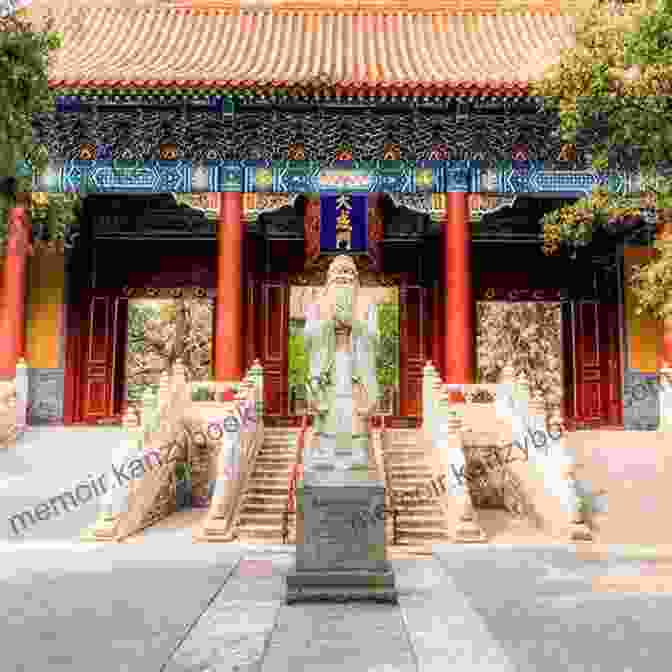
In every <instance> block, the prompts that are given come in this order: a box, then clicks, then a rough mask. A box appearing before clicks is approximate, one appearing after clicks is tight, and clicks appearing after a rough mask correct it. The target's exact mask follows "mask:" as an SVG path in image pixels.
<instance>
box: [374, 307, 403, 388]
mask: <svg viewBox="0 0 672 672" xmlns="http://www.w3.org/2000/svg"><path fill="white" fill-rule="evenodd" d="M376 375H377V378H378V384H379V385H380V386H381V387H383V386H395V387H396V386H398V385H399V303H398V302H397V301H390V302H385V303H380V304H378V352H377V357H376Z"/></svg>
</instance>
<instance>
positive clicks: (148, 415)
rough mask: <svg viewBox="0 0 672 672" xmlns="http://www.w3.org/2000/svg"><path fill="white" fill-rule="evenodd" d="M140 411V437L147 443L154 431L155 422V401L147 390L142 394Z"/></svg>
mask: <svg viewBox="0 0 672 672" xmlns="http://www.w3.org/2000/svg"><path fill="white" fill-rule="evenodd" d="M141 403H142V406H141V409H140V422H141V425H142V436H143V438H144V440H145V441H147V440H148V439H149V437H150V435H151V433H152V432H153V431H154V428H155V420H156V399H155V397H154V394H153V393H152V391H151V390H150V389H149V388H146V389H145V391H144V392H143V393H142V399H141Z"/></svg>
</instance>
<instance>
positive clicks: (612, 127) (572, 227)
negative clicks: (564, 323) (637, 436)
mask: <svg viewBox="0 0 672 672" xmlns="http://www.w3.org/2000/svg"><path fill="white" fill-rule="evenodd" d="M617 4H618V3H614V2H606V1H602V0H587V1H585V2H581V3H579V5H577V4H575V3H573V11H572V13H573V14H575V17H576V27H577V30H576V48H575V49H571V50H565V51H564V52H563V53H562V55H561V58H560V61H559V62H558V63H557V64H556V65H555V66H553V67H551V68H549V69H548V71H547V72H546V73H545V74H544V77H543V78H542V79H541V80H539V81H537V82H534V83H533V84H532V87H531V88H532V93H533V95H537V96H542V97H543V98H544V99H545V101H546V104H547V106H548V107H550V108H551V109H556V110H557V111H558V113H559V117H560V125H561V133H562V137H563V140H564V141H565V142H567V143H575V141H576V138H577V136H578V133H579V132H580V131H582V130H585V129H591V128H594V127H595V124H596V122H604V121H606V122H607V123H606V131H605V134H604V136H603V137H602V138H600V139H599V140H598V141H597V142H596V144H595V145H594V146H593V147H592V154H593V167H594V168H595V169H596V170H607V169H608V168H609V167H610V163H609V157H610V155H613V152H614V150H618V149H624V148H633V149H635V150H636V151H635V152H634V154H635V155H636V156H638V158H639V162H640V170H641V171H642V172H643V174H644V181H643V184H642V188H641V190H642V200H641V202H640V203H639V207H638V206H637V204H636V203H633V202H628V201H627V199H624V198H623V197H619V196H617V195H616V194H614V193H608V192H606V200H605V199H604V196H603V194H599V195H595V194H594V195H592V196H591V197H590V198H587V199H582V201H580V202H579V203H576V204H574V205H572V206H567V207H565V208H562V209H561V210H559V211H558V212H555V213H551V214H550V215H547V216H546V217H545V218H544V251H545V252H547V253H553V252H555V251H557V250H558V249H559V248H560V246H561V245H563V244H568V245H569V246H570V247H572V246H577V245H585V244H587V243H588V242H590V241H591V240H592V238H593V235H594V233H595V232H596V231H597V230H598V229H599V228H600V227H603V226H604V225H605V223H614V222H616V223H617V222H618V221H619V220H626V219H627V218H628V217H630V216H632V215H633V213H634V214H636V213H637V212H639V210H640V209H641V208H642V207H647V208H648V207H655V208H656V209H657V211H658V216H659V220H660V219H661V213H663V212H664V211H665V209H669V208H670V207H671V206H672V184H671V183H670V180H669V179H665V178H662V177H661V176H660V175H658V174H656V173H657V169H658V167H659V166H660V165H661V164H662V163H667V164H669V162H670V161H671V160H672V108H671V106H670V95H671V94H672V2H671V0H634V1H632V2H627V3H622V6H621V8H620V10H619V11H616V10H615V7H616V6H617ZM577 7H578V9H579V10H580V11H578V12H576V11H574V10H576V9H577ZM565 9H567V8H565ZM598 199H599V200H600V202H599V203H597V202H596V201H597V200H598ZM666 217H669V213H668V214H667V215H666ZM669 247H670V245H669V244H667V245H664V244H658V245H656V248H657V251H658V254H657V255H656V257H655V258H654V259H653V260H652V261H651V262H650V263H648V264H645V265H643V266H641V267H638V268H636V269H635V272H634V273H633V277H632V278H631V279H630V281H631V286H632V287H633V289H634V290H635V294H636V295H637V297H638V300H639V310H640V312H641V310H646V311H647V312H651V313H653V314H655V315H657V316H659V317H662V316H664V315H667V316H671V315H672V306H670V301H669V299H670V297H672V253H671V252H670V250H669Z"/></svg>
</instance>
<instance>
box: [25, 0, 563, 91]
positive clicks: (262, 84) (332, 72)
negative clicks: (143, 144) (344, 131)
mask: <svg viewBox="0 0 672 672" xmlns="http://www.w3.org/2000/svg"><path fill="white" fill-rule="evenodd" d="M44 1H45V0H36V1H35V3H34V5H33V7H34V10H33V12H34V13H35V14H37V13H39V12H40V11H44V7H46V5H45V4H44ZM122 1H123V0H122ZM249 1H250V0H248V2H249ZM251 1H252V2H256V3H257V4H259V3H261V2H266V3H267V4H268V6H271V2H270V0H251ZM366 1H367V2H369V4H371V3H372V2H374V0H366ZM61 2H62V0H61ZM197 2H198V0H192V2H191V3H190V4H191V5H194V4H196V3H197ZM201 2H204V0H201ZM345 2H347V0H345ZM345 2H343V3H339V4H340V6H341V7H344V6H345V7H347V4H345ZM361 2H362V0H360V4H361ZM420 2H422V3H424V4H429V0H420ZM208 4H209V6H210V7H211V6H212V5H213V2H212V0H208ZM240 4H241V3H238V5H240ZM293 4H294V5H296V2H294V3H293ZM302 4H303V5H305V6H306V7H308V6H310V7H313V6H315V7H317V5H318V4H319V5H320V7H319V8H318V9H315V10H314V11H313V10H311V11H309V10H305V11H298V10H296V11H290V10H289V9H287V8H286V7H285V8H283V7H280V6H279V5H278V3H277V2H273V3H272V9H264V10H259V11H248V10H245V11H242V12H241V11H240V10H238V11H236V10H232V9H230V7H231V6H232V5H231V2H230V1H229V0H220V2H219V5H217V6H218V7H220V8H217V9H212V8H209V9H194V8H193V7H191V8H188V9H184V8H179V7H176V6H173V5H167V4H165V3H161V2H159V1H158V0H140V2H139V3H138V2H136V3H132V2H131V1H130V0H127V2H126V6H124V5H122V6H119V4H116V6H111V5H110V4H109V3H107V2H106V0H90V1H89V2H88V3H87V4H86V5H83V4H81V3H80V2H78V0H71V2H69V3H67V4H63V5H62V6H61V5H60V4H59V0H56V2H55V3H54V2H52V3H50V5H49V7H50V9H51V12H52V14H53V16H54V17H55V20H56V26H55V27H56V29H58V30H60V31H61V32H63V33H64V36H65V45H64V47H63V49H61V50H60V51H59V52H58V54H57V55H56V57H55V58H54V59H53V62H52V64H51V67H50V82H51V85H52V86H54V87H57V88H77V87H93V88H98V89H103V88H136V87H140V88H143V87H157V88H159V87H160V88H165V87H179V88H182V89H186V88H201V87H205V88H228V87H231V88H257V87H259V88H271V87H273V88H286V87H292V86H295V85H296V84H298V83H301V82H304V81H306V80H312V79H315V80H317V79H318V78H322V81H323V82H325V83H328V84H329V85H330V86H331V87H332V88H336V90H337V91H338V90H342V92H344V93H357V92H360V91H364V92H368V93H372V92H376V93H387V94H390V95H417V94H421V95H456V94H468V95H479V94H490V95H497V94H499V95H502V94H504V95H506V94H511V95H524V94H525V91H526V83H527V82H528V81H529V80H530V79H532V78H535V77H537V76H539V75H541V74H542V72H543V70H544V68H545V67H546V66H548V65H550V64H552V63H554V62H555V61H556V60H557V59H558V56H559V54H560V49H561V48H563V47H571V46H572V45H573V30H572V27H573V20H572V18H571V17H569V16H562V15H558V14H552V13H542V14H531V13H528V14H517V15H513V14H508V15H507V14H496V13H495V14H486V13H482V14H480V15H462V16H460V15H457V14H456V13H455V11H456V10H453V11H435V12H434V13H427V11H423V12H409V11H405V12H404V11H401V10H399V11H397V10H395V11H390V9H389V7H390V4H389V3H387V4H385V9H386V11H385V13H381V12H375V11H373V10H366V11H357V10H352V11H347V10H346V11H337V10H334V9H325V7H327V8H328V7H329V5H327V4H325V3H324V2H322V3H318V2H317V0H304V1H303V3H302ZM416 4H417V3H416ZM437 4H445V5H446V6H451V7H457V6H458V4H459V5H460V6H469V5H468V4H467V3H466V2H462V3H458V2H456V1H455V0H453V2H451V3H437ZM472 4H476V5H477V6H478V7H479V11H481V12H485V7H486V6H490V5H492V6H495V5H496V3H494V2H490V1H489V0H481V1H480V2H478V3H475V2H474V0H472ZM332 5H333V3H332ZM227 6H228V7H229V8H227ZM392 6H393V7H397V6H401V4H399V3H397V4H395V5H392ZM222 7H223V8H222Z"/></svg>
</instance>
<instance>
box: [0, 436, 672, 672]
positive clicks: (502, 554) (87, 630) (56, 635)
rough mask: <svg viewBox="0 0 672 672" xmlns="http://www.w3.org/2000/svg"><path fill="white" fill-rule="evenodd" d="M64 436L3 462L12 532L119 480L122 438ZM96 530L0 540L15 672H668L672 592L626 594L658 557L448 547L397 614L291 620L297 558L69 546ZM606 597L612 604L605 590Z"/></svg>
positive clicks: (414, 572) (255, 551) (210, 547)
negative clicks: (101, 477) (86, 481)
mask: <svg viewBox="0 0 672 672" xmlns="http://www.w3.org/2000/svg"><path fill="white" fill-rule="evenodd" d="M50 431H51V432H54V431H56V432H58V431H59V430H50ZM60 431H61V432H62V433H61V434H59V438H61V437H62V443H61V444H60V445H59V447H58V449H54V448H53V447H50V449H49V450H48V451H47V450H46V448H45V442H44V441H39V440H38V435H37V434H33V435H32V436H30V437H29V438H30V441H28V442H27V443H26V444H25V445H23V446H21V448H20V450H19V451H17V452H16V453H15V454H14V455H7V454H5V455H3V456H1V457H0V478H4V479H5V480H4V481H3V485H2V487H0V511H2V513H3V514H5V513H6V512H8V511H15V510H16V507H17V506H18V505H19V504H22V506H29V505H31V504H32V505H33V506H34V505H35V504H36V503H37V502H39V501H41V500H44V499H45V498H48V497H49V496H53V495H54V494H56V493H57V492H59V491H60V490H62V489H63V488H65V487H68V486H69V484H71V483H72V482H73V481H76V480H77V479H79V478H82V477H86V475H87V473H89V472H92V473H96V472H98V471H100V470H103V471H104V470H107V469H109V464H108V463H107V462H108V461H109V455H110V454H111V451H112V446H113V444H114V442H115V440H117V437H115V436H114V434H113V430H110V429H108V428H106V429H96V430H60ZM52 436H53V434H52ZM43 438H44V437H43ZM108 442H109V452H107V453H106V452H105V451H107V450H108ZM37 465H39V468H38V466H37ZM10 467H11V468H13V469H14V471H11V470H10ZM3 472H4V473H3ZM86 506H90V504H89V505H86ZM94 515H95V505H93V506H91V511H86V510H85V507H82V508H81V510H79V511H77V512H73V513H71V514H68V516H66V517H63V518H62V519H61V520H60V521H45V522H44V523H42V527H39V526H36V527H35V529H34V531H33V533H32V535H27V536H24V537H22V538H18V539H17V538H12V539H11V540H10V539H7V540H6V541H4V542H3V541H1V540H0V604H2V606H3V608H4V610H3V611H4V615H5V618H4V619H2V622H1V623H0V642H2V664H1V665H0V670H3V672H4V670H8V671H9V670H11V671H13V672H34V671H42V670H49V671H50V672H51V671H56V672H58V670H68V671H73V670H74V671H75V672H79V671H80V670H94V669H95V670H96V672H154V671H156V672H187V671H188V672H197V671H198V672H206V671H208V672H234V671H236V672H285V671H286V672H290V671H291V672H299V671H301V672H303V670H306V671H308V672H313V671H314V672H322V671H325V672H331V671H332V670H336V669H339V670H341V669H345V670H347V672H452V671H453V670H454V671H455V672H457V671H458V670H459V671H460V672H472V671H478V672H495V671H497V672H538V671H540V670H543V672H555V671H556V670H557V672H560V671H562V672H566V671H571V672H660V671H661V670H664V669H668V668H669V633H670V632H671V631H672V628H671V626H670V623H672V586H671V587H670V589H668V590H669V592H667V593H664V592H657V593H643V592H632V591H631V592H624V591H623V590H621V589H620V588H619V586H621V587H622V585H623V584H622V581H623V580H624V579H623V577H625V578H626V579H627V580H628V581H629V582H630V584H631V589H632V586H636V585H637V584H638V583H646V582H645V581H644V579H645V578H647V576H648V578H651V572H652V571H653V569H655V566H654V565H652V564H651V562H650V554H649V555H648V557H644V559H642V560H639V559H635V560H632V559H630V560H626V559H622V558H619V557H616V556H609V555H604V556H603V557H599V556H596V557H593V558H588V556H587V555H585V554H579V553H577V551H576V548H573V547H563V546H561V545H555V546H543V547H537V548H530V547H523V546H515V547H491V546H487V545H486V546H482V545H465V546H459V547H457V546H442V545H437V546H436V547H435V555H434V557H433V558H431V559H423V560H394V561H393V566H394V568H395V572H396V581H397V586H398V588H399V593H400V597H399V605H398V606H393V605H384V604H381V605H377V604H327V605H321V604H296V605H291V606H288V605H285V604H284V599H283V598H284V580H285V576H286V574H287V573H288V571H289V570H290V568H291V566H292V564H293V549H292V547H270V546H269V547H254V546H250V545H242V544H194V543H193V542H192V541H191V530H190V529H188V528H187V529H171V528H167V527H165V528H162V529H158V528H157V529H151V530H149V531H147V533H146V534H144V535H143V536H142V537H141V538H139V539H137V540H136V541H135V543H128V544H119V545H116V544H111V545H100V544H82V543H78V542H77V543H73V541H72V540H73V539H74V538H76V537H77V536H78V534H79V530H80V528H81V527H83V526H84V525H87V524H89V523H90V522H91V520H92V517H93V516H94ZM78 516H79V517H81V520H80V519H79V518H78ZM652 568H653V569H652ZM669 573H670V574H672V570H670V571H669ZM668 579H669V577H668ZM605 580H606V581H607V582H609V581H611V582H612V590H610V591H606V590H602V589H598V587H597V584H598V583H599V582H600V581H602V582H604V581H605ZM619 581H621V583H620V584H619ZM668 583H672V582H670V581H668ZM614 585H615V586H616V588H615V590H614V589H613V586H614ZM666 659H668V662H667V663H666V662H665V660H666Z"/></svg>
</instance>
